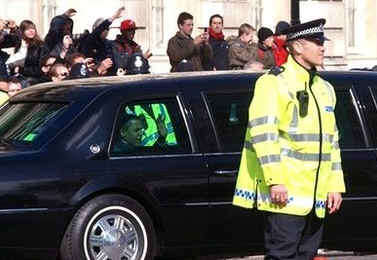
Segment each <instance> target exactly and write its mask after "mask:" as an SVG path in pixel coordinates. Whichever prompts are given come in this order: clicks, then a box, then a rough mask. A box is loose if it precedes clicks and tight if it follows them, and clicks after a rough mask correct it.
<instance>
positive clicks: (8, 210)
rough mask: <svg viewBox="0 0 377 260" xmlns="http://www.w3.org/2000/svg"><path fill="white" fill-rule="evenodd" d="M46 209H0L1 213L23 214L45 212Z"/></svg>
mask: <svg viewBox="0 0 377 260" xmlns="http://www.w3.org/2000/svg"><path fill="white" fill-rule="evenodd" d="M47 210H48V208H27V209H0V214H1V213H23V212H36V211H47Z"/></svg>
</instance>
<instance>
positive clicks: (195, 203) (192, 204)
mask: <svg viewBox="0 0 377 260" xmlns="http://www.w3.org/2000/svg"><path fill="white" fill-rule="evenodd" d="M209 204H210V202H192V203H191V202H190V203H185V204H184V205H185V206H189V207H190V206H209Z"/></svg>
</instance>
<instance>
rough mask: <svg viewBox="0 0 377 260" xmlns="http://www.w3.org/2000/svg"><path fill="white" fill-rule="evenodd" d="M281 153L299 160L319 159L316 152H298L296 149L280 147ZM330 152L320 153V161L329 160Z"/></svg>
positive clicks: (314, 160)
mask: <svg viewBox="0 0 377 260" xmlns="http://www.w3.org/2000/svg"><path fill="white" fill-rule="evenodd" d="M281 155H284V156H287V157H290V158H294V159H297V160H300V161H313V162H316V161H319V154H317V153H299V152H296V151H292V150H290V149H286V148H282V149H281ZM330 159H331V154H330V153H323V154H322V161H330Z"/></svg>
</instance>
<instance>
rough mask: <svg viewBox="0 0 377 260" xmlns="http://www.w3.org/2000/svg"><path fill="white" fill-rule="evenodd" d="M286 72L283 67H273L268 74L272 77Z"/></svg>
mask: <svg viewBox="0 0 377 260" xmlns="http://www.w3.org/2000/svg"><path fill="white" fill-rule="evenodd" d="M284 70H285V68H284V67H281V66H275V67H273V68H272V69H270V71H269V72H268V74H272V75H275V76H277V75H279V74H280V73H282V72H283V71H284Z"/></svg>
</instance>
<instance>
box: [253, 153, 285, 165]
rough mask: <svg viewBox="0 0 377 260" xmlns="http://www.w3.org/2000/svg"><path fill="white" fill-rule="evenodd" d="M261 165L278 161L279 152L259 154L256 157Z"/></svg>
mask: <svg viewBox="0 0 377 260" xmlns="http://www.w3.org/2000/svg"><path fill="white" fill-rule="evenodd" d="M258 159H259V162H260V164H261V165H263V164H268V163H279V162H280V161H281V160H280V154H270V155H265V156H261V157H259V158H258Z"/></svg>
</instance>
